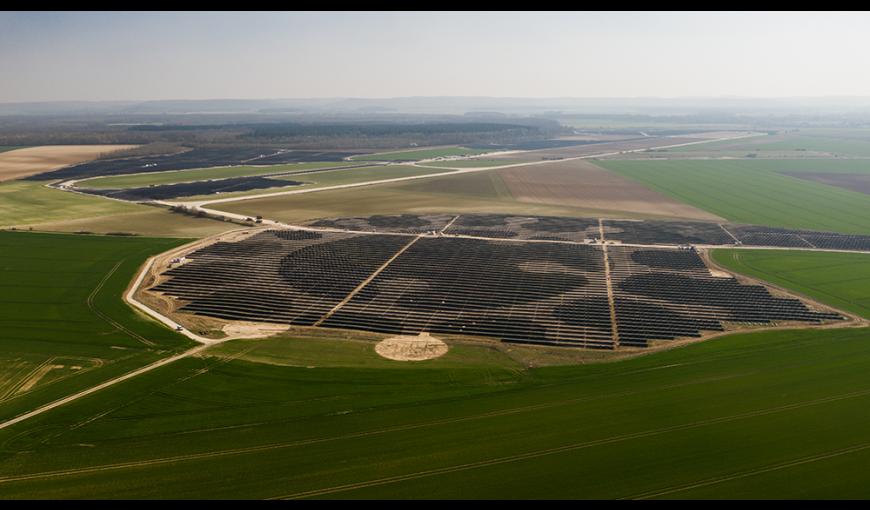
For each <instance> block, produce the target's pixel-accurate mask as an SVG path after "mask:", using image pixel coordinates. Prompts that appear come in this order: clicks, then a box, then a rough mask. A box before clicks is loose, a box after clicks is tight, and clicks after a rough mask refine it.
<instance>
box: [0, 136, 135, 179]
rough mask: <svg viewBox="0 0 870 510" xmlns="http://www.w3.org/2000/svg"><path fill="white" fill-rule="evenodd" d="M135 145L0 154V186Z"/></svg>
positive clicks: (46, 147) (49, 148)
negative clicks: (6, 182)
mask: <svg viewBox="0 0 870 510" xmlns="http://www.w3.org/2000/svg"><path fill="white" fill-rule="evenodd" d="M133 147H137V145H43V146H41V147H26V148H24V149H15V150H12V151H8V152H3V153H0V182H2V181H9V180H13V179H21V178H22V177H27V176H30V175H34V174H38V173H42V172H48V171H50V170H57V169H58V168H62V167H65V166H67V165H72V164H74V163H82V162H84V161H90V160H92V159H96V158H97V157H99V156H100V155H102V154H107V153H110V152H115V151H119V150H125V149H131V148H133Z"/></svg>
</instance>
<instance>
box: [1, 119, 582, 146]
mask: <svg viewBox="0 0 870 510" xmlns="http://www.w3.org/2000/svg"><path fill="white" fill-rule="evenodd" d="M182 117H183V116H182ZM6 120H7V121H8V122H7V123H4V124H3V125H0V145H64V144H70V145H77V144H136V145H146V146H159V147H161V149H163V148H166V147H168V146H172V145H174V146H182V145H183V146H188V147H200V146H207V145H236V144H246V145H250V144H270V145H274V144H280V145H282V146H285V147H288V148H296V149H315V150H324V149H327V150H334V149H360V148H371V149H384V148H397V147H406V146H410V145H414V144H417V145H420V146H425V145H442V144H468V143H478V144H493V143H495V144H503V143H515V142H523V141H531V140H541V139H545V138H547V137H552V136H554V135H559V134H565V133H568V132H570V131H569V130H568V129H567V128H564V127H562V126H561V125H560V124H559V123H558V122H556V121H554V120H552V119H542V118H516V119H499V120H498V121H482V120H478V119H467V118H463V117H458V116H453V117H449V116H439V117H438V118H437V119H425V120H420V119H419V118H417V119H408V118H402V119H395V120H393V121H387V120H383V119H376V120H374V121H373V120H364V119H353V120H347V119H341V120H337V121H329V120H327V119H320V120H310V119H308V120H305V121H276V122H249V120H250V119H245V120H246V121H248V122H233V121H228V122H226V123H191V122H190V121H191V119H188V118H186V117H183V118H178V117H175V118H168V119H166V118H161V119H151V120H152V122H148V123H141V122H140V123H136V122H134V123H120V122H112V121H116V120H119V119H36V120H34V119H21V118H19V119H9V118H7V119H6ZM158 120H164V121H170V122H158ZM197 120H201V119H197Z"/></svg>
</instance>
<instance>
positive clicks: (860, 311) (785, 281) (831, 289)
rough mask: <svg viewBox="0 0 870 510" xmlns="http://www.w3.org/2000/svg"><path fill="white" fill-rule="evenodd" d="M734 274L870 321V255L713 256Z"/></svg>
mask: <svg viewBox="0 0 870 510" xmlns="http://www.w3.org/2000/svg"><path fill="white" fill-rule="evenodd" d="M712 255H713V260H714V261H716V263H717V264H720V265H722V266H724V267H726V268H728V269H729V270H731V271H735V272H737V273H743V274H746V275H749V276H753V277H755V278H759V279H762V280H766V281H769V282H771V283H774V284H776V285H779V286H781V287H785V288H788V289H791V290H793V291H795V292H799V293H801V294H804V295H806V296H809V297H811V298H813V299H816V300H818V301H820V302H822V303H825V304H827V305H830V306H833V307H836V308H840V309H842V310H846V311H849V312H852V313H854V314H856V315H860V316H862V317H864V318H865V319H870V254H868V253H825V252H801V251H792V250H739V249H738V250H734V249H720V250H714V251H713V252H712Z"/></svg>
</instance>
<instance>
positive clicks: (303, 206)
mask: <svg viewBox="0 0 870 510" xmlns="http://www.w3.org/2000/svg"><path fill="white" fill-rule="evenodd" d="M392 168H393V167H383V170H387V169H392ZM411 168H413V169H414V170H415V171H417V170H426V169H421V168H417V167H411ZM429 170H431V171H432V172H435V173H438V172H441V171H443V170H436V169H429ZM377 171H380V170H377V169H375V170H372V172H377ZM343 172H344V171H339V172H336V173H343ZM498 172H499V171H497V170H493V171H482V172H475V173H469V174H459V175H447V176H438V177H432V178H428V179H421V180H416V181H408V182H396V183H386V184H379V185H374V186H366V187H364V188H355V189H346V190H330V191H323V192H317V193H310V194H300V195H284V196H274V197H263V198H256V199H251V200H245V201H239V202H226V203H221V204H214V205H213V206H212V207H213V208H216V209H219V210H223V211H228V212H234V213H238V214H246V215H251V214H254V215H262V216H263V217H264V218H270V219H278V220H280V221H285V222H291V223H292V222H301V221H306V220H312V219H316V218H332V217H348V216H370V215H372V214H401V213H419V214H425V213H478V212H480V213H500V214H520V215H543V216H547V215H550V216H595V215H603V216H604V215H608V214H609V215H616V216H618V217H623V218H641V217H645V216H649V215H644V214H638V213H637V212H631V211H618V212H614V211H613V210H601V209H595V208H593V207H591V206H590V205H589V204H587V203H585V202H580V203H578V204H577V205H561V204H558V203H533V202H525V201H520V200H519V199H517V198H516V197H514V196H513V194H512V193H511V190H510V188H509V187H508V185H507V184H506V182H505V179H504V178H502V177H500V174H499V173H498ZM322 175H324V176H325V175H326V173H325V172H324V173H323V174H322ZM336 177H338V176H337V175H336ZM306 179H311V176H310V175H309V176H306ZM249 194H250V193H249ZM211 198H214V197H211ZM193 199H207V197H192V198H190V199H188V200H193Z"/></svg>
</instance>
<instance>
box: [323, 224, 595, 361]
mask: <svg viewBox="0 0 870 510" xmlns="http://www.w3.org/2000/svg"><path fill="white" fill-rule="evenodd" d="M324 326H331V327H339V328H350V329H366V330H370V331H379V332H383V333H394V334H399V333H402V334H417V333H420V332H421V331H428V332H432V333H454V334H468V335H481V336H491V337H495V338H500V339H502V340H505V341H513V342H529V343H547V344H570V345H577V346H584V347H599V348H600V347H604V348H608V347H610V346H611V345H612V335H611V320H610V309H609V306H608V301H607V289H606V283H605V280H604V272H603V268H602V258H601V254H600V250H599V249H598V248H596V247H591V246H584V245H569V244H550V243H546V244H545V243H509V242H504V241H480V240H476V239H463V238H423V239H420V240H419V241H417V242H416V243H415V244H414V245H413V246H411V247H410V248H409V249H408V250H407V251H405V252H404V253H403V254H402V255H401V256H399V257H398V258H397V259H396V260H395V261H394V262H393V263H392V264H390V265H389V266H388V267H387V269H386V270H384V271H383V272H381V273H380V274H379V275H378V276H377V277H376V278H375V279H374V280H373V281H372V282H371V283H370V284H369V285H367V286H366V287H365V288H364V289H363V290H362V291H360V292H359V293H358V294H356V296H354V298H353V299H351V300H350V302H348V303H347V304H346V305H345V306H344V307H342V308H341V309H340V310H339V311H338V312H336V313H335V314H334V315H332V316H331V317H330V318H329V319H327V320H326V321H325V322H324Z"/></svg>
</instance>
